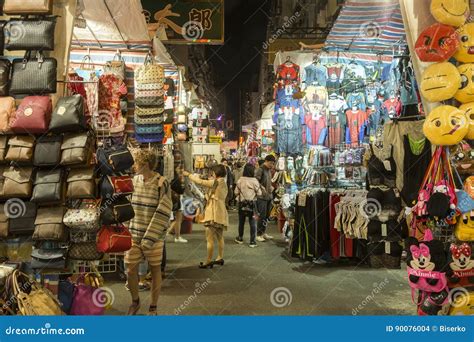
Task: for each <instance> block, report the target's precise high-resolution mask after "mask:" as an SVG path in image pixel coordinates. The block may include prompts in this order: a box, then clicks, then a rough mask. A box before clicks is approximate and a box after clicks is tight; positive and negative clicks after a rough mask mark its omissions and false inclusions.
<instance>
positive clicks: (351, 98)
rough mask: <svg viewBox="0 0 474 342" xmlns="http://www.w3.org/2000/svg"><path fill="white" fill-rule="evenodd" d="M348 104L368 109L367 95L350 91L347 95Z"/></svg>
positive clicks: (363, 109) (364, 109)
mask: <svg viewBox="0 0 474 342" xmlns="http://www.w3.org/2000/svg"><path fill="white" fill-rule="evenodd" d="M347 106H348V107H350V108H352V107H357V108H359V109H360V110H362V111H364V112H365V111H366V110H367V105H366V104H365V96H364V94H363V93H350V94H349V95H347Z"/></svg>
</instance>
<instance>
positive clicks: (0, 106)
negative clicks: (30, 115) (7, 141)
mask: <svg viewBox="0 0 474 342" xmlns="http://www.w3.org/2000/svg"><path fill="white" fill-rule="evenodd" d="M15 111H16V105H15V99H14V98H13V97H11V96H8V97H0V132H2V133H5V132H9V131H10V120H11V118H12V117H13V116H14V115H15Z"/></svg>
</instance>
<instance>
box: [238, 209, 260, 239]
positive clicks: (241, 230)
mask: <svg viewBox="0 0 474 342" xmlns="http://www.w3.org/2000/svg"><path fill="white" fill-rule="evenodd" d="M247 217H248V218H249V224H250V243H255V235H256V234H257V221H256V220H255V217H254V214H253V213H251V212H247V211H242V210H239V237H240V238H243V237H244V226H245V219H246V218H247Z"/></svg>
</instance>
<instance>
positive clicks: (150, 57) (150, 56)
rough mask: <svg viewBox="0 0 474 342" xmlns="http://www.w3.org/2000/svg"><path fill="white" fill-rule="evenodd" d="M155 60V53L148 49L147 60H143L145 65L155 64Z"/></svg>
mask: <svg viewBox="0 0 474 342" xmlns="http://www.w3.org/2000/svg"><path fill="white" fill-rule="evenodd" d="M154 63H155V60H154V59H153V55H152V54H151V51H148V53H147V54H146V56H145V61H144V62H143V64H144V65H149V64H154Z"/></svg>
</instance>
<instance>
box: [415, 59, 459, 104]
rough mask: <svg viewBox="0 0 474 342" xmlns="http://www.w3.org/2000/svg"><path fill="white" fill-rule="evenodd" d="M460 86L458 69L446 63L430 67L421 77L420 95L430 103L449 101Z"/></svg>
mask: <svg viewBox="0 0 474 342" xmlns="http://www.w3.org/2000/svg"><path fill="white" fill-rule="evenodd" d="M460 85H461V75H460V74H459V71H458V69H457V68H456V67H455V66H454V65H452V64H451V63H448V62H443V63H436V64H432V65H430V66H429V67H428V68H426V69H425V71H424V72H423V76H422V77H421V83H420V90H421V94H422V95H423V96H424V97H425V98H426V99H427V100H428V101H430V102H440V101H444V100H449V99H450V98H452V97H453V96H454V94H456V92H457V91H458V89H459V87H460Z"/></svg>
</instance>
